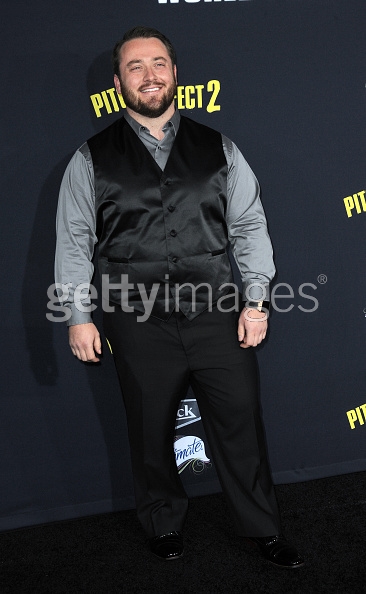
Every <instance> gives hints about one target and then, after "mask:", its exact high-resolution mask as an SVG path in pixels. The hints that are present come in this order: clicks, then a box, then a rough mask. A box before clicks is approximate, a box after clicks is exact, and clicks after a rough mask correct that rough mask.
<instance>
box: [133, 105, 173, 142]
mask: <svg viewBox="0 0 366 594" xmlns="http://www.w3.org/2000/svg"><path fill="white" fill-rule="evenodd" d="M126 111H127V113H128V114H129V115H130V116H131V118H133V119H134V120H136V122H138V123H139V124H141V126H145V127H146V128H148V129H149V132H150V134H151V135H152V136H155V138H157V139H158V140H162V138H164V136H165V133H164V132H163V127H164V126H165V124H166V123H167V122H168V121H169V120H170V118H171V117H172V116H173V115H174V112H175V107H174V103H172V104H171V106H170V107H168V109H167V110H166V111H164V113H163V114H162V115H161V116H159V117H158V118H147V117H145V116H142V115H141V114H139V113H137V112H136V111H133V110H132V109H130V108H129V107H126Z"/></svg>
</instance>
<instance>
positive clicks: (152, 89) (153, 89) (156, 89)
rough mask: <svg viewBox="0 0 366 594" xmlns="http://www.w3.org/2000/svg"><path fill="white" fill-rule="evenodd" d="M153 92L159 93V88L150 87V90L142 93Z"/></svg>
mask: <svg viewBox="0 0 366 594" xmlns="http://www.w3.org/2000/svg"><path fill="white" fill-rule="evenodd" d="M153 91H159V87H152V88H151V89H144V90H143V91H142V93H152V92H153Z"/></svg>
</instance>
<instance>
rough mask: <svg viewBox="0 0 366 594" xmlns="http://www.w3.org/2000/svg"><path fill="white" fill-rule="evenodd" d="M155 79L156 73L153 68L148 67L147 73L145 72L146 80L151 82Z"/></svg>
mask: <svg viewBox="0 0 366 594" xmlns="http://www.w3.org/2000/svg"><path fill="white" fill-rule="evenodd" d="M154 78H155V72H154V70H153V68H152V67H151V66H146V68H145V72H144V80H146V81H150V80H154Z"/></svg>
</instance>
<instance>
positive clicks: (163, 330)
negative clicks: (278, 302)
mask: <svg viewBox="0 0 366 594" xmlns="http://www.w3.org/2000/svg"><path fill="white" fill-rule="evenodd" d="M138 315H141V314H138ZM238 315H239V314H238V313H237V312H220V311H219V310H218V309H217V308H216V307H214V308H213V311H212V312H210V311H205V312H203V313H201V314H200V315H199V316H197V317H196V318H194V319H193V320H192V321H188V320H187V318H186V317H185V316H184V315H183V314H182V313H181V312H176V313H173V314H172V315H171V317H170V318H169V320H168V321H167V322H163V321H161V320H158V319H157V318H152V317H150V318H149V319H148V320H146V321H145V322H138V321H137V316H136V315H135V313H127V312H123V311H122V310H121V309H120V308H117V307H116V311H115V312H113V313H104V331H105V335H106V338H107V339H108V341H109V343H110V345H111V348H112V351H113V356H114V359H115V364H116V368H117V372H118V376H119V381H120V385H121V390H122V395H123V399H124V403H125V407H126V414H127V423H128V433H129V442H130V449H131V458H132V470H133V477H134V486H135V496H136V507H137V514H138V518H139V520H140V521H141V523H142V526H143V527H144V529H145V531H146V533H147V535H148V536H149V537H153V536H157V535H161V534H166V533H168V532H171V531H173V530H182V527H183V524H184V520H185V516H186V513H187V507H188V501H187V496H186V493H185V491H184V488H183V486H182V483H181V480H180V477H179V474H178V470H177V466H176V462H175V456H174V449H173V443H174V427H175V419H176V413H177V409H178V405H179V402H180V400H181V399H183V398H185V396H186V393H187V389H188V386H189V384H190V385H191V386H192V389H193V391H194V393H195V396H196V399H197V402H198V406H199V409H200V413H201V417H202V422H203V425H204V429H205V432H206V436H207V439H208V442H209V446H210V449H211V453H212V457H213V460H214V463H215V467H216V471H217V474H218V477H219V480H220V483H221V486H222V489H223V492H224V494H225V496H226V500H227V503H228V506H229V509H230V511H231V514H232V517H233V521H234V526H235V528H236V530H237V532H238V533H239V534H240V535H241V536H253V537H254V536H269V535H273V534H278V533H279V532H280V521H279V514H278V509H277V503H276V498H275V494H274V489H273V485H272V480H271V476H270V471H269V467H268V461H267V454H266V446H265V439H264V434H263V426H262V421H261V415H260V409H259V402H258V385H257V363H256V355H255V351H254V349H253V348H248V349H243V348H240V347H239V343H238V340H237V320H238Z"/></svg>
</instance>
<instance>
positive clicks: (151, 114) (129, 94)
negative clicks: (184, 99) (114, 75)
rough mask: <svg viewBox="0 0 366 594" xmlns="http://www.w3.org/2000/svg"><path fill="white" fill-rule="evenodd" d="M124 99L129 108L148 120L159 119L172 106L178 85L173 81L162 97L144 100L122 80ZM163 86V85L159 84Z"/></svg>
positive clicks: (147, 97)
mask: <svg viewBox="0 0 366 594" xmlns="http://www.w3.org/2000/svg"><path fill="white" fill-rule="evenodd" d="M120 84H121V91H122V97H123V99H124V102H125V104H126V105H127V107H129V108H130V109H132V110H133V111H134V112H135V113H138V114H140V115H142V116H144V117H147V118H158V117H160V116H161V115H163V113H164V112H165V111H166V110H167V109H168V107H170V106H171V104H172V102H173V100H174V96H175V94H176V92H177V83H176V82H175V81H173V82H172V83H171V84H170V85H169V86H167V87H166V88H165V93H164V94H163V96H162V97H160V98H158V97H149V96H148V95H147V96H146V100H145V101H144V100H142V99H141V98H140V97H139V96H138V95H137V93H135V92H134V91H131V90H130V89H129V88H128V87H127V86H126V85H125V84H124V83H123V81H122V80H121V79H120ZM159 84H161V83H159ZM150 86H153V85H150Z"/></svg>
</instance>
